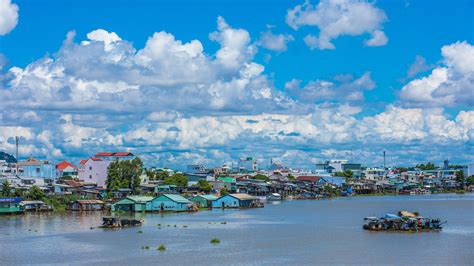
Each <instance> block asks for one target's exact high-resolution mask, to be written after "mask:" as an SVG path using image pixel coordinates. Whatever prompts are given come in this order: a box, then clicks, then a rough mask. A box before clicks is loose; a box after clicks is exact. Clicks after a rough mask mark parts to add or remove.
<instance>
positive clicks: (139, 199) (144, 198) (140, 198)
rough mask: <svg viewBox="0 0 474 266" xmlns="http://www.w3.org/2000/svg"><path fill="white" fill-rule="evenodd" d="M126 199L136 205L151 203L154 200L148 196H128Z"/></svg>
mask: <svg viewBox="0 0 474 266" xmlns="http://www.w3.org/2000/svg"><path fill="white" fill-rule="evenodd" d="M127 198H129V199H131V200H133V201H135V202H138V203H145V202H148V201H152V200H153V199H154V198H153V197H149V196H128V197H127Z"/></svg>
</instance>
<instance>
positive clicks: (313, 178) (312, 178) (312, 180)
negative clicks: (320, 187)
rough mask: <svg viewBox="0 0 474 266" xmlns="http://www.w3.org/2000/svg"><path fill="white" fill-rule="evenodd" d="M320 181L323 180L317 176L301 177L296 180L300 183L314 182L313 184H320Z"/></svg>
mask: <svg viewBox="0 0 474 266" xmlns="http://www.w3.org/2000/svg"><path fill="white" fill-rule="evenodd" d="M319 179H321V177H319V176H315V175H300V176H297V177H296V180H298V181H305V182H312V183H318V182H319Z"/></svg>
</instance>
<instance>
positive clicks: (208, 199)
mask: <svg viewBox="0 0 474 266" xmlns="http://www.w3.org/2000/svg"><path fill="white" fill-rule="evenodd" d="M216 199H218V198H217V197H216V196H214V195H198V196H196V197H192V198H191V201H192V202H194V203H197V204H198V205H199V207H201V208H212V202H213V201H215V200H216Z"/></svg>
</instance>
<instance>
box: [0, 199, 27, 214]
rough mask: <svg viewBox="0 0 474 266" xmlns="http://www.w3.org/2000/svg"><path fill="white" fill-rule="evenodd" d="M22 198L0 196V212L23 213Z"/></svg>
mask: <svg viewBox="0 0 474 266" xmlns="http://www.w3.org/2000/svg"><path fill="white" fill-rule="evenodd" d="M21 200H22V198H0V214H16V213H23V208H21V205H20V203H21Z"/></svg>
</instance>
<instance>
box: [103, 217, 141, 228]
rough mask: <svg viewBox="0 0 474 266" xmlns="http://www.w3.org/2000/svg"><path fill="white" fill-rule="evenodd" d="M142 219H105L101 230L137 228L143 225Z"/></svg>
mask: <svg viewBox="0 0 474 266" xmlns="http://www.w3.org/2000/svg"><path fill="white" fill-rule="evenodd" d="M143 222H144V221H143V220H142V219H120V218H117V217H103V218H102V225H101V226H99V227H100V228H122V227H135V226H141V225H142V224H143Z"/></svg>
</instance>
